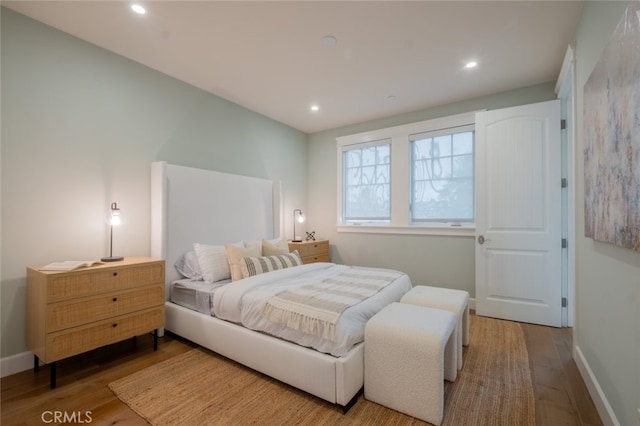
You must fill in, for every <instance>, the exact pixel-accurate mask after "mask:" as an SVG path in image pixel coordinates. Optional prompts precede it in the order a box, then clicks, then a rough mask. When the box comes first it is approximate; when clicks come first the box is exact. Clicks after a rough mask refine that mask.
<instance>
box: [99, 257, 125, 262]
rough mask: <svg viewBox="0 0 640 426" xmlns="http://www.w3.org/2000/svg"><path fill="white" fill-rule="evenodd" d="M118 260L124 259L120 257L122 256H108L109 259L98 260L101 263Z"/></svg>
mask: <svg viewBox="0 0 640 426" xmlns="http://www.w3.org/2000/svg"><path fill="white" fill-rule="evenodd" d="M120 260H124V257H122V256H109V257H103V258H102V259H100V261H101V262H118V261H120Z"/></svg>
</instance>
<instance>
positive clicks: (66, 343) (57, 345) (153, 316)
mask: <svg viewBox="0 0 640 426" xmlns="http://www.w3.org/2000/svg"><path fill="white" fill-rule="evenodd" d="M163 324H164V305H162V306H159V307H156V308H152V309H148V310H145V311H140V312H136V313H135V314H128V315H122V316H118V317H114V318H111V319H109V320H105V321H100V322H96V323H92V324H90V325H87V326H83V327H77V328H72V329H68V330H64V331H60V332H57V333H51V334H48V335H47V353H46V356H45V357H44V359H43V361H44V362H45V363H50V362H54V361H57V360H59V359H63V358H67V357H70V356H73V355H77V354H79V353H82V352H86V351H89V350H92V349H96V348H99V347H100V346H104V345H108V344H111V343H115V342H118V341H120V340H124V339H127V338H129V337H131V336H137V335H139V334H143V333H146V332H149V331H151V330H154V329H156V328H159V327H162V326H163Z"/></svg>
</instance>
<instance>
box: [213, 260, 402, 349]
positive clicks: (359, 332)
mask: <svg viewBox="0 0 640 426" xmlns="http://www.w3.org/2000/svg"><path fill="white" fill-rule="evenodd" d="M347 268H348V266H344V265H336V264H333V263H311V264H308V265H302V266H297V267H295V268H287V269H281V270H278V271H273V272H269V273H266V274H260V275H256V276H254V277H249V278H245V279H242V280H239V281H235V282H233V283H231V284H229V285H225V286H223V287H221V288H219V289H218V290H216V292H215V293H214V295H213V312H214V313H215V316H216V317H218V318H221V319H224V320H227V321H232V322H235V323H239V324H242V325H243V326H245V327H247V328H249V329H252V330H258V331H263V332H265V333H268V334H271V335H274V336H278V337H280V338H282V339H285V340H289V341H291V342H295V343H297V344H299V345H302V346H307V347H311V348H314V349H316V350H318V351H320V352H324V353H328V354H331V355H334V356H343V355H345V354H346V353H347V352H348V351H349V349H351V347H352V346H353V345H355V344H357V343H359V342H361V341H362V340H363V339H364V326H365V324H366V322H367V321H368V320H369V319H370V318H371V317H372V316H373V315H375V313H376V312H378V311H380V310H381V309H382V308H384V307H385V306H386V305H388V304H390V303H392V302H397V301H399V300H400V298H401V297H402V295H404V294H405V293H406V292H407V291H409V290H410V289H411V281H410V279H409V277H408V276H407V275H406V274H403V275H402V276H400V278H398V279H396V280H395V281H393V282H392V283H391V284H389V286H387V287H386V288H384V289H383V290H381V291H380V292H378V293H377V294H375V295H374V296H372V297H370V298H368V299H366V300H364V301H363V302H361V303H358V304H357V305H354V306H352V307H350V308H347V309H346V310H345V311H344V312H343V313H342V315H341V316H340V319H339V320H338V322H337V324H336V327H337V339H336V341H335V342H332V341H329V340H326V339H322V338H320V337H317V336H313V335H308V334H305V333H303V332H301V331H299V330H294V329H291V328H288V327H286V326H284V325H282V324H276V323H272V322H270V321H268V320H267V319H265V318H264V317H263V316H262V308H263V306H264V304H265V303H266V301H267V300H268V299H269V297H271V296H273V295H275V294H277V293H279V292H281V291H283V290H286V289H289V288H292V287H296V286H303V285H307V284H311V283H314V282H317V281H319V280H322V279H325V278H330V277H332V276H335V275H338V274H339V273H340V272H342V271H344V270H345V269H347Z"/></svg>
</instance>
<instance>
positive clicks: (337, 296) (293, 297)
mask: <svg viewBox="0 0 640 426" xmlns="http://www.w3.org/2000/svg"><path fill="white" fill-rule="evenodd" d="M402 275H403V274H402V273H401V272H397V271H392V270H380V269H366V268H357V267H350V268H348V269H346V270H345V271H344V272H341V273H340V274H338V275H336V276H334V277H332V278H326V279H323V280H321V281H320V282H318V283H314V284H308V285H304V286H301V287H298V288H294V289H289V290H284V291H282V292H280V293H278V294H276V295H274V296H272V297H270V298H269V300H268V301H267V303H266V304H265V306H264V308H263V314H264V315H265V317H266V318H267V319H269V320H270V321H272V322H275V323H278V324H284V325H286V326H287V327H289V328H293V329H295V330H300V331H303V332H305V333H308V334H313V335H315V336H319V337H322V338H324V339H327V340H330V341H332V342H335V341H336V337H337V336H336V323H337V322H338V319H339V318H340V314H342V312H344V310H345V309H347V308H348V307H350V306H354V305H356V304H358V303H360V302H362V301H363V300H365V299H367V298H369V297H371V296H373V295H375V294H376V293H378V292H379V291H380V290H382V289H383V288H384V287H385V286H387V285H388V284H390V283H391V282H393V281H394V280H396V279H397V278H399V277H400V276H402Z"/></svg>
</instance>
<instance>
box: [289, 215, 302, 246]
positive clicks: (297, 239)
mask: <svg viewBox="0 0 640 426" xmlns="http://www.w3.org/2000/svg"><path fill="white" fill-rule="evenodd" d="M296 222H298V223H302V222H304V213H302V210H300V209H295V210H294V211H293V240H291V241H292V242H294V243H299V242H301V241H302V238H300V236H299V235H296Z"/></svg>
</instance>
